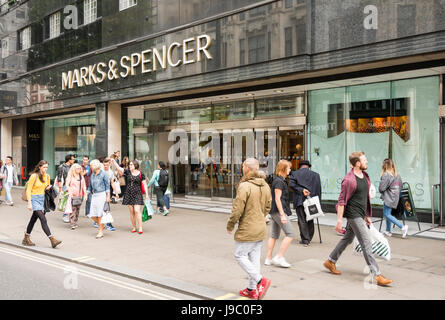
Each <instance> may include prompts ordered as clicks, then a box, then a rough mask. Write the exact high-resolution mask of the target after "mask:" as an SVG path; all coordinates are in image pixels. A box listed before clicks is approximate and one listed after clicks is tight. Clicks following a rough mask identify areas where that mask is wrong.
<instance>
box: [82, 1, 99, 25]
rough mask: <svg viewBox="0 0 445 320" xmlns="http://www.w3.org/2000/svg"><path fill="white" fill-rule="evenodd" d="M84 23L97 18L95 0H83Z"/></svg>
mask: <svg viewBox="0 0 445 320" xmlns="http://www.w3.org/2000/svg"><path fill="white" fill-rule="evenodd" d="M83 16H84V24H89V23H91V22H94V21H96V19H97V0H84V3H83Z"/></svg>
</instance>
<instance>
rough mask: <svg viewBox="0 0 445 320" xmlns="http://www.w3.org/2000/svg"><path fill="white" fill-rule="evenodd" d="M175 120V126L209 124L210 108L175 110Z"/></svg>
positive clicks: (210, 117) (210, 119)
mask: <svg viewBox="0 0 445 320" xmlns="http://www.w3.org/2000/svg"><path fill="white" fill-rule="evenodd" d="M174 113H175V114H176V116H175V120H176V123H177V124H186V123H191V122H192V121H197V122H211V121H212V107H211V106H207V107H199V108H186V109H178V110H175V111H174Z"/></svg>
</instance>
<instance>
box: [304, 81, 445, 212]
mask: <svg viewBox="0 0 445 320" xmlns="http://www.w3.org/2000/svg"><path fill="white" fill-rule="evenodd" d="M308 103H309V106H308V110H309V114H308V118H309V119H308V122H309V126H308V132H309V133H308V136H309V144H310V146H309V149H310V152H309V156H310V159H311V163H312V168H313V170H315V171H317V172H318V173H320V176H321V177H322V185H323V199H324V200H337V199H338V195H339V193H340V188H341V181H342V179H343V177H344V175H345V174H346V173H347V172H348V171H349V170H350V166H349V160H348V156H349V154H350V153H352V152H354V151H364V152H365V154H366V157H367V159H368V170H367V172H368V174H369V176H370V178H371V181H372V182H373V183H374V185H375V186H376V188H378V185H379V183H380V174H381V170H382V169H381V168H382V162H383V160H384V159H385V158H391V159H392V160H393V161H394V163H395V166H396V169H397V171H398V172H399V174H400V176H401V178H402V180H403V181H404V182H407V183H409V185H410V187H411V192H412V194H413V199H414V204H415V206H416V208H419V209H427V210H431V186H432V185H433V184H437V183H439V141H438V139H439V135H438V132H439V123H438V121H437V109H438V105H439V78H438V77H425V78H417V79H408V80H400V81H394V82H382V83H373V84H366V85H360V86H351V87H343V88H335V89H323V90H315V91H311V92H310V93H309V98H308ZM371 202H372V203H373V204H374V205H382V201H381V200H380V197H379V195H377V197H375V198H374V199H372V201H371Z"/></svg>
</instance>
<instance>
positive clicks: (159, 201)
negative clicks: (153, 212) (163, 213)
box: [153, 187, 167, 208]
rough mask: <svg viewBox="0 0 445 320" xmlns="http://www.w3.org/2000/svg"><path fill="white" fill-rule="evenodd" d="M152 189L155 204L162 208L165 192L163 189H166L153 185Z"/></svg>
mask: <svg viewBox="0 0 445 320" xmlns="http://www.w3.org/2000/svg"><path fill="white" fill-rule="evenodd" d="M153 191H154V193H155V195H156V201H157V206H158V207H159V208H164V207H165V202H164V194H165V191H167V189H164V188H161V187H154V190H153Z"/></svg>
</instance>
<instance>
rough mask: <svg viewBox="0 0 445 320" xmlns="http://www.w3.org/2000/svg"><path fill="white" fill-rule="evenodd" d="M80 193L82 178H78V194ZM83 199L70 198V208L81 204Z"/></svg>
mask: <svg viewBox="0 0 445 320" xmlns="http://www.w3.org/2000/svg"><path fill="white" fill-rule="evenodd" d="M81 193H82V177H80V184H79V194H81ZM82 199H83V197H72V198H71V205H72V206H80V205H81V204H82Z"/></svg>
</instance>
